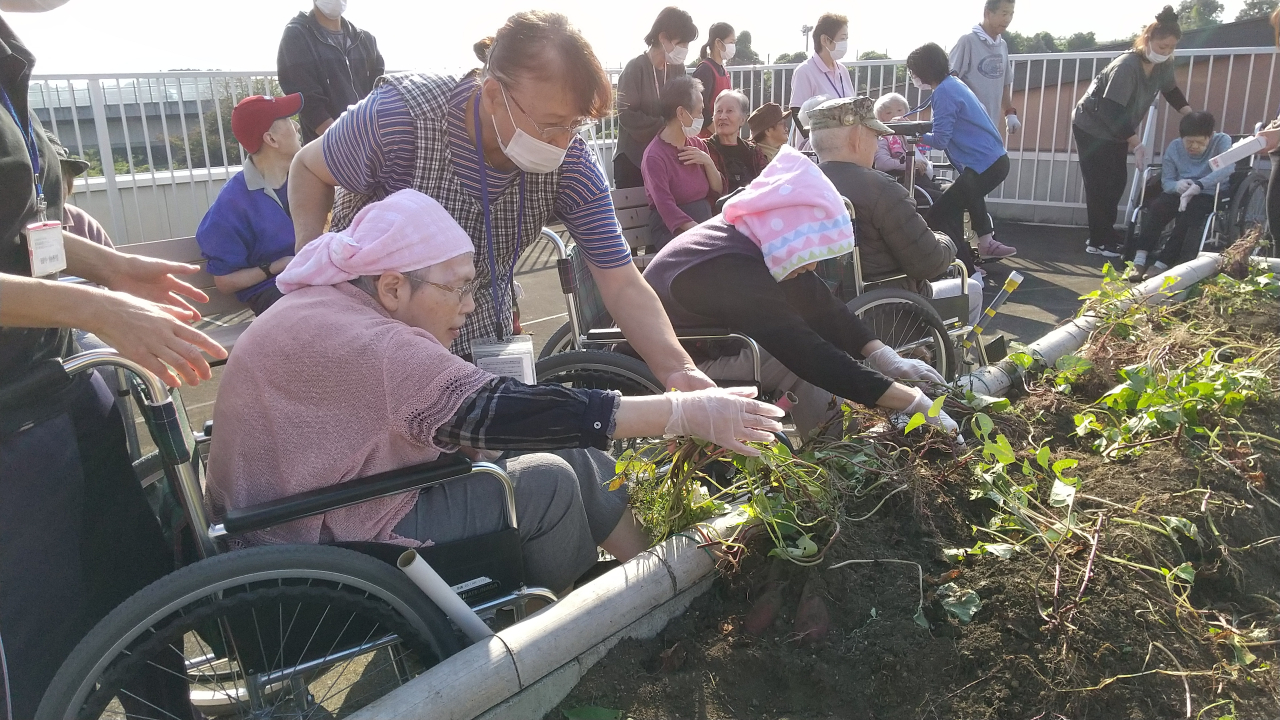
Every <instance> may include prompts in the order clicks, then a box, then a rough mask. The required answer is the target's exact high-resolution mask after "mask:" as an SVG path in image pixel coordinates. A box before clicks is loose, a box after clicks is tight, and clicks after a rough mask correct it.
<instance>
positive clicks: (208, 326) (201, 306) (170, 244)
mask: <svg viewBox="0 0 1280 720" xmlns="http://www.w3.org/2000/svg"><path fill="white" fill-rule="evenodd" d="M119 250H120V252H124V253H130V254H133V255H145V256H146V257H153V258H159V259H161V260H171V261H173V262H182V263H190V264H192V265H199V266H200V272H198V273H196V274H195V275H188V276H186V277H183V280H186V281H187V282H189V283H191V284H192V285H194V286H196V287H197V288H199V289H201V290H203V291H204V293H205V294H206V295H208V296H209V302H207V303H198V302H194V301H192V303H191V304H192V305H193V306H195V308H196V310H199V311H200V315H201V320H200V322H199V323H197V324H196V328H198V329H199V330H200V331H202V332H204V333H205V334H206V335H208V336H209V337H211V338H213V339H214V340H215V341H216V342H217V343H218V344H219V345H221V346H222V347H224V348H226V349H227V352H228V353H229V352H231V348H232V347H233V346H235V344H236V339H237V338H239V337H240V333H242V332H244V331H245V329H246V328H248V327H249V322H250V321H252V320H253V311H252V310H250V309H249V306H248V305H246V304H244V303H242V302H240V301H239V300H237V299H236V296H235V295H228V294H226V293H224V292H222V291H221V290H219V289H218V287H217V286H216V285H215V284H214V282H213V276H212V275H210V274H209V273H207V272H205V270H204V264H205V261H204V257H203V256H201V255H200V246H199V245H198V244H197V243H196V239H195V237H181V238H172V239H169V240H154V241H151V242H142V243H134V244H132V245H121V246H120V248H119ZM224 362H226V361H225V360H219V361H215V362H211V364H215V365H221V364H222V363H224Z"/></svg>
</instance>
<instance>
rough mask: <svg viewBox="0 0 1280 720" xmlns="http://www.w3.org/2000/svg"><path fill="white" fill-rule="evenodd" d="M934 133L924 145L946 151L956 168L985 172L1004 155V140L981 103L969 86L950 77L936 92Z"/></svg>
mask: <svg viewBox="0 0 1280 720" xmlns="http://www.w3.org/2000/svg"><path fill="white" fill-rule="evenodd" d="M930 103H931V104H932V106H933V132H930V133H925V134H924V138H923V139H922V142H923V143H924V144H925V145H928V146H929V147H935V148H938V149H939V150H945V151H947V157H948V158H951V164H953V165H955V166H956V168H957V169H960V170H964V169H967V168H972V169H973V171H974V172H976V173H982V172H986V170H987V168H989V167H991V165H992V164H994V163H995V161H997V160H999V159H1000V157H1001V156H1002V155H1004V154H1005V152H1004V141H1003V140H1002V139H1001V138H1000V133H999V132H998V131H996V126H995V125H994V124H993V123H992V122H991V118H990V117H989V116H988V115H987V110H986V108H984V107H983V106H982V101H980V100H978V96H977V95H974V94H973V91H972V90H970V89H969V86H968V85H965V84H964V83H962V82H960V80H958V79H956V78H955V77H953V76H951V75H948V76H947V78H946V79H945V80H943V81H942V82H940V83H938V87H936V88H934V89H933V97H932V98H931V99H930Z"/></svg>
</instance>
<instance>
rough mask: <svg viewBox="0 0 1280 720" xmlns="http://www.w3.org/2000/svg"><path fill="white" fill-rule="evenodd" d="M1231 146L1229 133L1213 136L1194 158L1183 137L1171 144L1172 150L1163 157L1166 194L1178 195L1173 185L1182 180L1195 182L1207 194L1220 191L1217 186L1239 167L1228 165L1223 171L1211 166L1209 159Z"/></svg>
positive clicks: (1167, 151)
mask: <svg viewBox="0 0 1280 720" xmlns="http://www.w3.org/2000/svg"><path fill="white" fill-rule="evenodd" d="M1229 147H1231V136H1230V135H1227V134H1226V133H1214V134H1213V137H1211V138H1209V144H1208V146H1206V147H1205V149H1204V152H1202V153H1200V154H1199V155H1195V156H1192V155H1191V154H1190V153H1188V152H1187V146H1186V145H1184V144H1183V143H1182V138H1177V139H1175V140H1174V141H1173V142H1171V143H1169V147H1167V148H1165V150H1164V155H1163V156H1161V158H1160V165H1161V178H1160V184H1161V185H1162V186H1163V187H1164V191H1165V192H1167V193H1171V192H1175V190H1174V186H1175V185H1177V184H1178V181H1179V180H1195V181H1197V182H1199V183H1200V187H1201V189H1202V190H1204V192H1205V193H1207V194H1209V195H1212V194H1213V193H1214V192H1215V191H1216V190H1217V187H1218V183H1221V182H1224V181H1226V179H1227V178H1229V177H1231V171H1233V170H1235V169H1236V167H1235V165H1227V166H1224V167H1223V168H1222V169H1221V170H1214V169H1213V168H1211V167H1209V158H1212V157H1216V156H1218V155H1221V154H1222V153H1224V152H1226V151H1227V148H1229Z"/></svg>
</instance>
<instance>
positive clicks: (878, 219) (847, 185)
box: [818, 162, 956, 298]
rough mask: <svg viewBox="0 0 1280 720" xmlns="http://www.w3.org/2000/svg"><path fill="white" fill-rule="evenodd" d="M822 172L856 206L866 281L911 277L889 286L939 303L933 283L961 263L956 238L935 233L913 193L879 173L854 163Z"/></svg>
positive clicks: (838, 164)
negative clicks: (953, 240) (953, 262)
mask: <svg viewBox="0 0 1280 720" xmlns="http://www.w3.org/2000/svg"><path fill="white" fill-rule="evenodd" d="M818 167H819V168H821V169H822V172H823V173H825V174H826V176H827V178H828V179H830V180H831V183H832V184H833V185H835V186H836V190H838V191H839V192H840V194H841V195H843V196H845V197H847V198H849V202H851V203H853V209H854V216H855V220H854V222H855V227H856V228H857V236H858V239H857V244H858V259H859V261H860V263H861V265H862V279H863V280H864V281H867V282H870V281H872V280H877V279H879V278H884V277H891V276H893V275H906V276H907V279H903V280H901V281H895V282H889V283H885V285H884V286H885V287H888V286H896V287H901V288H903V289H905V290H909V291H911V292H914V293H918V294H920V295H923V296H924V297H926V298H929V297H933V291H932V288H930V286H929V283H928V280H930V279H931V278H936V277H938V276H939V275H942V274H943V273H944V272H946V270H947V266H949V265H950V264H951V261H953V260H955V259H956V246H955V245H954V244H953V243H952V242H951V238H949V237H947V236H946V235H945V234H943V233H935V232H934V231H932V230H930V229H929V226H928V225H926V224H925V222H924V218H922V217H920V213H919V212H917V211H916V204H915V202H914V201H913V200H912V199H911V198H910V197H909V196H908V195H907V189H906V188H904V187H902V186H901V185H899V184H898V183H897V182H895V181H894V180H893V178H891V177H889V176H888V175H885V174H884V173H882V172H880V171H879V170H872V169H871V168H865V167H862V166H861V165H857V164H855V163H851V162H824V163H821V164H820V165H818Z"/></svg>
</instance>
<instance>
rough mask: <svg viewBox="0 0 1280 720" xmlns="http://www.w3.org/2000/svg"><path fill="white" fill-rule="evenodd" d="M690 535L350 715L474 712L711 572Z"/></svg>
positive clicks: (725, 522) (714, 524)
mask: <svg viewBox="0 0 1280 720" xmlns="http://www.w3.org/2000/svg"><path fill="white" fill-rule="evenodd" d="M744 520H746V515H745V514H743V513H742V512H740V511H739V512H734V513H730V514H729V515H725V516H721V517H718V518H714V519H712V520H710V521H708V522H706V523H703V524H702V526H701V527H703V528H705V529H706V530H707V532H708V534H709V535H710V536H712V537H718V536H721V535H727V534H728V533H729V532H730V531H731V530H732V528H734V527H736V526H737V525H738V524H740V523H742V522H743V521H744ZM695 535H696V533H695V532H694V531H689V532H688V533H685V534H682V535H677V536H675V537H672V538H669V539H668V540H667V541H666V542H663V543H662V544H660V545H658V546H657V547H654V548H651V549H649V550H646V551H645V552H643V553H640V555H638V556H636V557H634V558H632V559H631V560H629V561H627V562H626V563H623V565H622V566H621V567H617V568H614V569H613V570H610V571H609V572H607V573H605V574H604V575H602V576H600V577H598V578H596V579H595V580H593V581H591V582H590V583H587V584H586V585H584V586H582V587H580V588H578V589H576V590H574V591H573V592H572V593H570V594H569V595H567V596H566V597H565V598H564V599H563V600H561V601H560V602H558V603H555V604H554V605H551V606H550V607H547V608H544V609H542V610H540V611H538V612H536V613H534V614H533V615H531V616H530V617H529V618H528V619H527V620H525V621H523V622H519V623H516V624H515V625H512V626H511V627H509V628H506V629H505V630H503V631H502V632H499V633H498V634H496V635H493V636H491V637H486V638H483V639H482V640H479V641H477V642H476V643H475V644H473V645H471V646H469V647H467V648H465V649H463V650H462V651H461V652H459V653H458V654H456V655H454V656H453V657H450V658H449V659H447V660H445V661H444V662H442V663H440V664H438V665H436V666H435V667H433V668H431V669H429V670H427V671H426V672H425V673H423V674H422V675H419V676H418V677H416V678H414V679H413V680H410V681H409V682H408V683H407V684H405V686H404V687H401V688H399V689H397V690H395V691H394V692H391V693H389V694H388V695H386V696H385V697H383V698H381V699H379V700H377V701H375V702H373V703H371V704H370V705H369V706H367V707H365V708H362V709H361V710H360V711H358V712H357V713H356V714H355V715H354V716H353V717H352V720H392V719H393V718H394V719H396V720H407V719H408V718H413V719H414V720H435V719H437V718H438V719H440V720H446V719H447V720H469V719H470V718H474V717H476V716H477V715H480V714H481V713H483V712H485V711H486V710H488V709H489V708H492V707H494V706H495V705H497V704H498V703H500V702H502V701H504V700H506V699H507V698H509V697H511V696H512V695H514V694H516V693H517V692H519V691H521V690H524V689H526V688H528V687H529V686H531V685H533V684H534V683H536V682H537V681H538V680H540V679H541V678H544V677H546V676H547V675H548V674H549V673H551V672H552V671H554V670H556V669H558V668H560V667H562V666H564V665H566V664H567V663H569V662H572V661H574V660H575V659H577V658H580V657H582V656H583V655H584V654H587V653H589V651H591V650H592V648H594V647H596V645H598V644H599V643H600V642H601V641H603V640H605V639H607V638H609V637H611V636H613V635H614V634H615V633H617V632H619V631H620V630H622V629H624V628H626V627H627V626H629V625H631V624H632V623H634V622H636V621H637V620H639V619H640V618H642V617H644V616H645V615H646V614H647V613H649V612H651V611H652V610H654V609H655V608H657V607H659V606H661V605H662V604H663V603H665V602H667V601H669V600H671V599H672V598H674V597H675V596H676V595H678V594H680V593H682V592H684V591H686V590H688V589H690V588H692V587H693V586H694V585H696V584H697V583H698V581H700V580H702V579H703V578H705V577H706V576H708V575H710V574H711V573H713V572H715V569H716V559H715V558H714V557H712V555H711V553H710V552H709V551H708V550H706V549H705V548H701V547H699V543H700V541H699V540H696V539H695ZM408 554H409V553H405V555H406V556H407V555H408ZM413 554H414V555H417V553H416V552H414V553H413ZM423 564H424V565H425V564H426V563H423ZM455 597H456V596H455ZM432 599H433V600H434V598H432ZM442 609H443V608H442ZM446 613H447V614H449V615H450V616H451V617H452V613H449V612H448V611H446ZM455 622H456V620H455ZM597 659H598V658H597ZM566 692H567V690H566Z"/></svg>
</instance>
